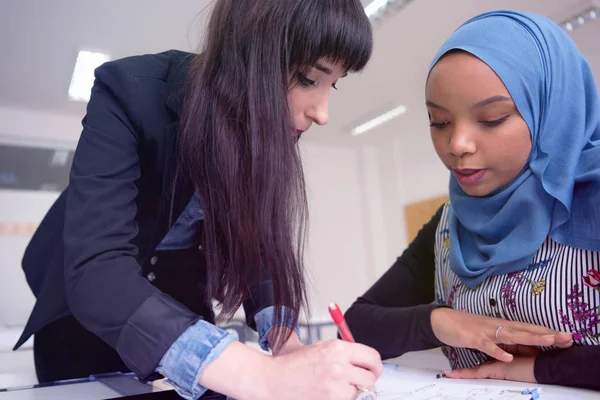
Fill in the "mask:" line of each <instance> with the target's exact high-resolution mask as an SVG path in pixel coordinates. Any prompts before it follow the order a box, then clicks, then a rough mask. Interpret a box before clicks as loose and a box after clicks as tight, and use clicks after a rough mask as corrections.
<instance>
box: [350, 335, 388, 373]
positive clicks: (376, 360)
mask: <svg viewBox="0 0 600 400" xmlns="http://www.w3.org/2000/svg"><path fill="white" fill-rule="evenodd" d="M340 343H342V345H343V346H344V347H346V348H347V349H348V354H349V355H350V363H351V364H352V365H355V366H357V367H361V368H364V369H366V370H368V371H370V372H371V373H372V374H373V375H374V376H375V377H376V378H379V377H380V376H381V374H382V373H383V363H382V362H381V355H380V354H379V353H378V352H377V351H376V350H374V349H373V348H371V347H368V346H365V345H363V344H359V343H349V342H340Z"/></svg>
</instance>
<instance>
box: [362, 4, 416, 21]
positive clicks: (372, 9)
mask: <svg viewBox="0 0 600 400" xmlns="http://www.w3.org/2000/svg"><path fill="white" fill-rule="evenodd" d="M411 1H412V0H373V1H371V3H370V4H369V5H368V6H366V7H365V13H366V14H367V17H369V18H371V19H377V18H378V17H379V16H380V14H383V13H384V12H386V13H387V11H388V10H392V11H400V10H401V9H403V8H404V7H406V6H407V5H408V3H410V2H411Z"/></svg>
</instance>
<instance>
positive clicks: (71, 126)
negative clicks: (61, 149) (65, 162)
mask: <svg viewBox="0 0 600 400" xmlns="http://www.w3.org/2000/svg"><path fill="white" fill-rule="evenodd" d="M80 134H81V117H78V116H71V115H59V114H55V113H48V112H43V111H38V110H26V109H21V108H7V107H0V143H10V144H13V145H29V146H31V145H35V146H40V147H47V146H56V145H61V146H65V147H68V148H74V146H75V144H76V143H77V140H78V138H79V135H80Z"/></svg>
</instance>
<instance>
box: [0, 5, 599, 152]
mask: <svg viewBox="0 0 600 400" xmlns="http://www.w3.org/2000/svg"><path fill="white" fill-rule="evenodd" d="M299 1H301V0H299ZM211 3H212V2H210V1H207V0H177V1H176V2H168V1H166V0H127V1H121V0H103V1H81V0H52V1H39V0H13V1H10V0H8V1H0V37H2V39H1V40H0V54H2V59H3V61H2V62H1V63H0V107H3V106H4V107H17V108H25V109H34V110H44V111H50V112H55V113H59V114H70V115H75V116H83V114H84V112H85V105H84V104H81V103H74V102H71V101H69V100H68V99H67V90H68V86H69V82H70V78H71V73H72V70H73V64H74V62H75V58H76V55H77V53H78V51H79V50H80V49H89V50H99V51H104V52H108V53H109V54H111V56H112V58H113V59H115V58H121V57H125V56H129V55H133V54H140V53H149V52H160V51H163V50H166V49H173V48H176V49H182V50H187V51H193V50H194V49H196V48H197V44H198V43H199V40H200V38H201V32H202V28H203V26H204V21H205V18H206V16H207V15H208V11H209V10H210V5H211ZM363 3H364V4H367V3H369V0H363ZM583 3H589V1H580V0H452V1H450V0H414V1H413V2H412V3H411V4H410V5H409V6H407V7H406V8H404V9H403V10H401V11H400V12H398V13H395V14H392V15H389V16H388V17H387V18H385V19H384V20H382V21H381V22H378V23H375V24H374V32H375V51H374V54H373V58H372V61H371V62H370V64H369V66H368V67H367V69H366V70H365V71H364V72H363V73H362V74H360V75H352V76H349V77H348V78H345V79H344V81H343V82H340V84H339V85H338V87H339V90H338V91H337V92H333V94H332V98H331V105H330V124H329V125H328V126H327V127H323V128H318V129H315V131H314V133H313V132H309V134H307V135H306V138H307V140H310V141H316V142H322V143H331V144H336V145H339V144H346V145H355V144H358V145H362V144H364V143H371V142H377V141H382V140H383V141H385V140H387V138H389V137H390V136H397V135H409V134H410V133H414V132H424V133H426V132H427V123H426V118H425V117H426V115H425V110H424V106H423V103H424V94H423V87H424V78H425V74H426V72H427V68H428V65H429V62H430V59H431V57H432V56H433V54H434V53H435V51H436V50H437V48H438V46H439V45H440V44H441V43H442V41H443V40H444V39H445V38H446V37H447V36H448V35H449V34H451V32H452V31H453V30H454V29H455V28H456V27H457V26H458V25H459V24H460V23H462V22H463V21H465V20H466V19H467V18H469V17H471V16H473V15H475V14H477V13H480V12H483V11H486V10H491V9H500V8H510V9H517V10H526V11H534V12H538V13H541V14H544V15H547V16H549V17H551V18H553V19H555V20H557V21H560V20H562V19H564V18H566V17H568V16H570V15H571V14H572V13H573V12H574V11H577V10H578V9H579V6H580V5H581V4H583ZM573 37H574V39H575V40H576V42H577V44H578V45H579V46H580V48H581V49H582V51H583V53H584V54H585V55H586V56H587V57H588V59H589V60H590V62H591V64H592V65H593V67H594V69H595V71H596V76H600V52H599V51H598V45H597V43H598V41H597V38H598V37H600V21H599V22H596V23H593V24H590V25H589V26H587V25H586V26H584V27H583V28H581V29H579V30H577V31H575V32H573ZM399 104H403V105H405V106H407V107H408V113H407V114H405V115H404V116H402V117H400V118H397V119H396V120H394V121H392V122H389V123H387V124H385V125H383V126H382V127H380V128H377V129H375V130H373V131H371V132H369V133H367V134H365V135H364V136H363V137H358V138H355V137H351V136H350V134H349V132H350V130H351V129H352V128H353V127H354V126H355V125H356V124H357V123H359V122H364V121H365V120H367V119H369V118H370V117H373V116H375V115H378V114H379V113H380V112H381V111H385V110H387V109H389V108H391V107H392V106H394V105H399ZM310 133H313V134H312V135H311V134H310ZM412 137H414V145H415V146H420V145H422V143H421V142H423V143H427V144H426V146H427V147H428V148H429V139H428V138H427V135H426V134H422V135H412ZM424 138H425V139H424Z"/></svg>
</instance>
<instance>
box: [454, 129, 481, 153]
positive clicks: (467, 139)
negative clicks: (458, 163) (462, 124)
mask: <svg viewBox="0 0 600 400" xmlns="http://www.w3.org/2000/svg"><path fill="white" fill-rule="evenodd" d="M448 147H449V149H450V152H451V153H452V154H454V155H456V156H464V155H466V154H473V153H475V151H476V150H477V146H476V145H475V140H474V138H473V135H472V134H471V133H470V132H469V131H468V130H467V129H456V130H455V131H454V132H452V134H451V135H450V143H449V144H448Z"/></svg>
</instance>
